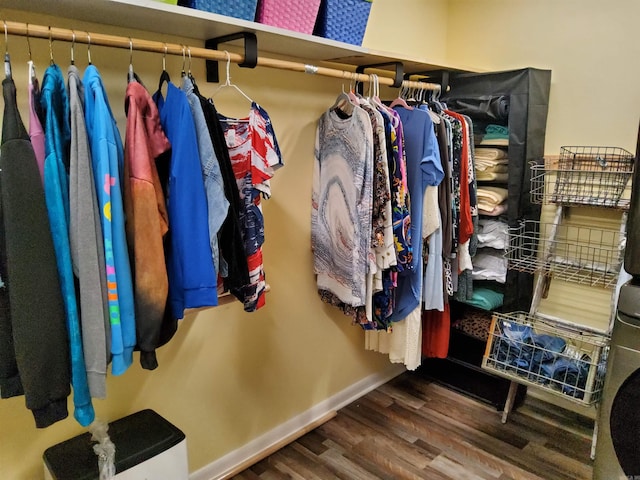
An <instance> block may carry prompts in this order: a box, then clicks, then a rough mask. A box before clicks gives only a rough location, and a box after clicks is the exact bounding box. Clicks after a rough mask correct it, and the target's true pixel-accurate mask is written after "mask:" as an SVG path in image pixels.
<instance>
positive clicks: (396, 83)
mask: <svg viewBox="0 0 640 480" xmlns="http://www.w3.org/2000/svg"><path fill="white" fill-rule="evenodd" d="M387 65H394V66H395V67H396V75H395V78H394V80H393V85H391V86H392V87H395V88H399V87H401V86H402V81H403V80H404V64H403V63H402V62H384V63H372V64H370V65H359V66H358V67H357V68H356V73H364V71H365V69H366V68H375V67H386V66H387ZM356 90H357V91H358V93H359V94H360V95H362V92H363V91H364V86H363V85H362V82H358V85H357V87H356Z"/></svg>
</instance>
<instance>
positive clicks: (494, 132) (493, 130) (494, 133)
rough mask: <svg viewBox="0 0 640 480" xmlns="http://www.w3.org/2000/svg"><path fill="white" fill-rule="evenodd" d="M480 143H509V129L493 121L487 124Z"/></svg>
mask: <svg viewBox="0 0 640 480" xmlns="http://www.w3.org/2000/svg"><path fill="white" fill-rule="evenodd" d="M480 145H501V146H502V145H505V146H506V145H509V129H508V128H507V127H504V126H502V125H495V124H493V123H492V124H489V125H487V128H486V129H485V133H484V136H483V137H482V141H481V142H480Z"/></svg>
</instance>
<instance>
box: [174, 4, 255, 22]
mask: <svg viewBox="0 0 640 480" xmlns="http://www.w3.org/2000/svg"><path fill="white" fill-rule="evenodd" d="M178 4H179V5H182V6H184V7H189V8H195V9H196V10H202V11H204V12H211V13H217V14H219V15H226V16H227V17H235V18H241V19H243V20H249V21H251V22H253V20H254V18H255V16H256V6H257V5H258V0H179V2H178Z"/></svg>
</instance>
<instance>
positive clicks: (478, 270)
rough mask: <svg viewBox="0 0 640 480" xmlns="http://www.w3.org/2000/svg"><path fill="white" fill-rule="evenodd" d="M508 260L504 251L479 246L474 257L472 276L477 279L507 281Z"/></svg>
mask: <svg viewBox="0 0 640 480" xmlns="http://www.w3.org/2000/svg"><path fill="white" fill-rule="evenodd" d="M507 268H508V260H507V258H506V257H505V255H504V251H500V250H495V249H493V248H479V249H478V251H477V253H476V256H475V257H473V271H472V272H471V278H472V279H473V280H474V281H475V280H493V281H495V282H498V283H505V282H506V281H507ZM474 290H475V289H474Z"/></svg>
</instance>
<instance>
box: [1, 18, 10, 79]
mask: <svg viewBox="0 0 640 480" xmlns="http://www.w3.org/2000/svg"><path fill="white" fill-rule="evenodd" d="M2 23H4V76H5V77H7V78H11V57H10V56H9V34H8V32H7V22H5V21H4V20H3V21H2Z"/></svg>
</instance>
